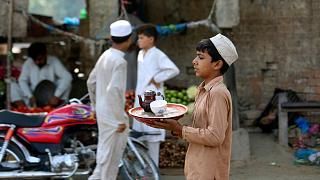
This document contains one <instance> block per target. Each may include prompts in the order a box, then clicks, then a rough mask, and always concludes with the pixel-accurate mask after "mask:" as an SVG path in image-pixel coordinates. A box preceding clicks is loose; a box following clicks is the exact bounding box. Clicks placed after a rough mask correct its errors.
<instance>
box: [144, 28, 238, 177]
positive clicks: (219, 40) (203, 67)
mask: <svg viewBox="0 0 320 180" xmlns="http://www.w3.org/2000/svg"><path fill="white" fill-rule="evenodd" d="M196 50H197V56H196V58H195V59H194V60H193V61H192V64H193V67H194V71H195V74H196V76H197V77H200V78H201V79H203V82H202V83H201V84H200V85H199V87H198V94H197V96H196V99H195V108H194V111H193V114H192V120H193V123H192V126H191V127H189V126H182V125H181V124H180V123H179V122H178V121H176V120H173V119H169V120H163V121H162V122H160V121H156V122H154V124H149V125H150V126H152V127H155V128H162V129H167V130H170V131H171V132H172V134H174V135H176V136H179V137H181V138H183V139H185V140H186V141H187V142H189V147H188V150H187V154H186V160H185V169H184V171H185V176H186V179H187V180H189V179H190V180H191V179H216V180H228V179H229V171H230V159H231V141H232V100H231V95H230V93H229V91H228V89H227V87H226V86H225V84H224V83H223V74H224V73H225V72H226V71H227V70H228V68H229V66H230V65H231V64H232V63H234V62H235V61H236V60H237V59H238V54H237V51H236V48H235V46H234V45H233V43H232V42H231V41H230V40H229V39H228V38H227V37H225V36H224V35H221V34H218V35H216V36H214V37H212V38H210V39H204V40H201V41H200V42H199V43H198V45H197V47H196Z"/></svg>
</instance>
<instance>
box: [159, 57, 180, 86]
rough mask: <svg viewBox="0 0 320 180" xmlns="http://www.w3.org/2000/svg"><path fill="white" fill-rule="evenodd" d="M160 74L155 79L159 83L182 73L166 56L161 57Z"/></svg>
mask: <svg viewBox="0 0 320 180" xmlns="http://www.w3.org/2000/svg"><path fill="white" fill-rule="evenodd" d="M157 63H158V67H159V72H158V73H157V74H156V75H155V76H154V77H153V79H154V81H155V82H157V83H162V82H165V81H166V80H169V79H171V78H173V77H175V76H177V75H178V74H179V73H180V70H179V69H178V67H177V66H176V65H175V64H174V63H173V62H172V61H171V60H170V59H169V57H168V56H166V55H164V54H163V55H161V56H160V58H159V59H158V62H157Z"/></svg>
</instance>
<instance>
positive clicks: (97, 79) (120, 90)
mask: <svg viewBox="0 0 320 180" xmlns="http://www.w3.org/2000/svg"><path fill="white" fill-rule="evenodd" d="M123 56H124V53H123V52H122V51H119V50H117V49H114V48H110V49H108V50H106V51H105V52H104V53H103V54H102V55H101V56H100V58H99V59H98V61H97V63H96V65H95V67H94V69H93V70H92V72H91V73H90V76H89V78H88V81H87V85H88V91H89V95H90V99H91V102H92V105H93V108H94V109H95V110H96V115H97V122H98V130H99V139H98V150H97V160H96V161H97V166H96V169H95V171H94V173H93V175H92V176H91V177H90V179H99V178H101V179H108V180H113V179H116V177H117V173H118V165H119V162H120V158H121V157H122V154H123V151H124V149H125V146H126V143H127V137H128V128H127V129H126V130H125V132H123V133H117V132H116V130H117V128H118V125H119V124H120V123H125V124H126V125H127V127H129V120H128V117H127V115H126V113H125V110H124V107H125V89H126V79H127V62H126V61H125V60H124V58H123Z"/></svg>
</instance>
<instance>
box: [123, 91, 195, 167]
mask: <svg viewBox="0 0 320 180" xmlns="http://www.w3.org/2000/svg"><path fill="white" fill-rule="evenodd" d="M164 89H165V90H164V96H165V100H166V101H167V102H168V103H177V104H183V105H185V106H187V107H188V113H187V114H185V115H184V117H182V118H181V119H180V120H179V122H180V123H181V124H184V125H188V124H191V114H192V111H193V108H194V98H195V96H196V94H197V87H196V86H190V87H188V88H185V89H181V88H180V89H177V88H168V87H165V88H164ZM134 99H135V92H134V90H128V91H126V104H125V109H126V111H128V110H129V109H131V108H132V107H133V106H134ZM187 147H188V144H187V142H186V141H184V140H182V139H179V138H177V137H174V136H172V135H171V134H170V132H167V135H166V140H165V141H164V142H162V143H161V144H160V158H159V167H160V168H181V167H183V166H184V159H185V155H186V152H187Z"/></svg>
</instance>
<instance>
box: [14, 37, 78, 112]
mask: <svg viewBox="0 0 320 180" xmlns="http://www.w3.org/2000/svg"><path fill="white" fill-rule="evenodd" d="M28 56H29V58H28V59H27V60H26V61H25V62H24V64H23V65H22V70H21V74H20V76H19V79H18V81H19V87H20V88H21V91H22V96H23V97H24V99H26V103H27V104H28V105H29V106H34V105H35V104H36V98H35V94H34V90H35V89H36V87H37V86H38V84H39V83H41V82H42V81H44V80H47V81H51V82H52V83H53V84H54V85H55V91H54V95H53V96H52V97H51V98H50V99H49V101H48V104H49V105H51V106H53V107H55V106H58V105H59V104H60V103H62V102H63V101H66V100H68V98H69V93H70V90H71V82H72V76H71V74H70V72H68V70H67V69H66V68H65V67H64V66H63V64H62V63H61V62H60V60H59V59H58V58H57V57H54V56H50V55H47V47H46V45H45V44H44V43H40V42H35V43H32V44H31V45H30V47H29V48H28Z"/></svg>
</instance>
